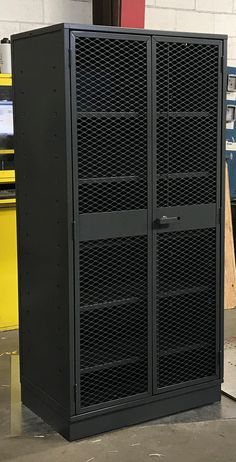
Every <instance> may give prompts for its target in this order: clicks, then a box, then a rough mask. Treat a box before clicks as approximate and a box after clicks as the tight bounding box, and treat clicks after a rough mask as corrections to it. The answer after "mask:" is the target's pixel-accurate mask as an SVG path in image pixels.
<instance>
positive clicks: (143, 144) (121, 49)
mask: <svg viewBox="0 0 236 462" xmlns="http://www.w3.org/2000/svg"><path fill="white" fill-rule="evenodd" d="M76 73H77V78H76V91H77V111H78V120H77V146H78V176H79V213H93V212H94V213H96V212H112V211H121V210H130V209H145V208H147V44H146V42H145V41H134V40H118V39H117V40H116V39H109V38H107V39H106V38H94V37H86V38H85V37H78V38H77V39H76ZM85 179H86V183H85V182H84V180H85ZM98 179H100V180H101V181H99V182H98Z"/></svg>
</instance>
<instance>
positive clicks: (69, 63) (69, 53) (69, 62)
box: [68, 48, 71, 68]
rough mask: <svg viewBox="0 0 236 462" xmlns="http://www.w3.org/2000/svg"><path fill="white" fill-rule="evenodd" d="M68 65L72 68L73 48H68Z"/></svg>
mask: <svg viewBox="0 0 236 462" xmlns="http://www.w3.org/2000/svg"><path fill="white" fill-rule="evenodd" d="M68 66H69V68H71V49H70V48H69V50H68Z"/></svg>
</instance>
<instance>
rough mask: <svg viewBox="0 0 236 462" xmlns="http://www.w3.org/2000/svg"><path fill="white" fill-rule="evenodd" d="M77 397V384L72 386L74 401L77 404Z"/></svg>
mask: <svg viewBox="0 0 236 462" xmlns="http://www.w3.org/2000/svg"><path fill="white" fill-rule="evenodd" d="M77 396H78V385H77V383H75V384H74V400H75V403H77Z"/></svg>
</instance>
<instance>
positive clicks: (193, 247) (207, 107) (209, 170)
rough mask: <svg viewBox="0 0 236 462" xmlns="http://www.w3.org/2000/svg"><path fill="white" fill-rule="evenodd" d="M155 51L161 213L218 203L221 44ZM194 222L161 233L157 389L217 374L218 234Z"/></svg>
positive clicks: (181, 44) (166, 44) (170, 44)
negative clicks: (193, 225) (163, 208)
mask: <svg viewBox="0 0 236 462" xmlns="http://www.w3.org/2000/svg"><path fill="white" fill-rule="evenodd" d="M154 46H155V52H156V56H155V82H156V89H155V107H156V113H155V128H156V130H155V146H156V148H155V156H156V200H155V207H156V208H161V207H173V208H174V207H178V206H196V205H198V206H199V205H204V206H205V205H206V204H212V203H213V204H214V203H216V200H217V164H218V136H219V134H218V91H219V68H220V53H219V44H218V43H217V42H212V43H206V42H205V43H204V42H203V41H194V40H191V39H190V40H189V41H188V40H184V39H183V40H180V39H179V40H176V41H174V40H168V38H167V39H158V40H155V41H154ZM166 210H168V209H165V211H166ZM173 210H175V209H170V213H169V215H170V216H173V214H175V213H174V212H173ZM178 210H179V212H178V213H179V215H180V216H179V219H180V220H181V211H180V209H178ZM194 210H195V209H193V212H192V213H193V214H194V213H195V212H194ZM165 213H166V212H165ZM198 213H199V227H203V226H201V225H202V223H201V220H202V217H201V211H200V209H199V208H198ZM203 213H204V212H203ZM167 215H168V214H167ZM189 220H190V221H189V223H188V224H189V230H188V229H187V230H186V228H188V226H187V224H186V223H185V231H181V230H180V231H175V230H174V229H173V228H172V229H171V230H170V231H169V232H168V229H167V230H166V232H165V233H161V232H159V233H157V249H156V264H157V271H156V274H157V276H156V289H157V300H156V346H157V352H156V353H157V357H156V362H157V364H156V384H157V388H164V387H168V386H174V385H180V384H184V383H186V382H188V381H193V380H197V379H203V378H206V377H212V376H215V375H216V316H217V308H216V305H217V302H216V252H217V242H216V228H215V223H213V225H212V226H213V227H212V228H206V229H191V212H189ZM180 223H181V221H180ZM195 227H196V225H195Z"/></svg>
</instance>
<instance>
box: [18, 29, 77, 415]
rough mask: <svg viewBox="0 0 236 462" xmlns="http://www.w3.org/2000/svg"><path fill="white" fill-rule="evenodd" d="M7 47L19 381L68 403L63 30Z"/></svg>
mask: <svg viewBox="0 0 236 462" xmlns="http://www.w3.org/2000/svg"><path fill="white" fill-rule="evenodd" d="M12 53H13V74H14V75H13V78H14V118H15V146H16V184H17V232H18V268H19V306H20V353H21V381H22V382H23V383H24V382H27V383H29V384H30V385H31V387H32V386H33V388H35V392H39V393H41V395H43V394H45V396H47V398H48V397H49V398H51V399H52V400H53V401H54V402H55V405H56V403H57V404H59V405H60V406H62V407H63V408H65V409H68V405H69V396H70V380H69V377H70V371H69V369H70V346H69V345H70V342H69V317H70V306H69V305H70V303H69V271H70V269H69V258H68V255H69V246H70V245H71V244H70V236H69V235H68V232H69V231H68V230H69V229H70V226H71V221H70V216H69V215H70V211H69V210H70V206H69V207H68V204H69V203H70V198H69V199H68V191H69V187H68V184H67V178H68V176H67V164H68V163H67V155H68V153H67V150H66V120H65V117H66V116H65V113H66V101H65V89H64V88H65V83H64V76H65V62H64V39H63V30H61V31H57V32H53V33H48V34H44V35H40V36H34V37H28V38H23V39H18V40H15V41H13V52H12ZM42 392H43V393H42ZM53 401H52V402H53Z"/></svg>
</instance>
